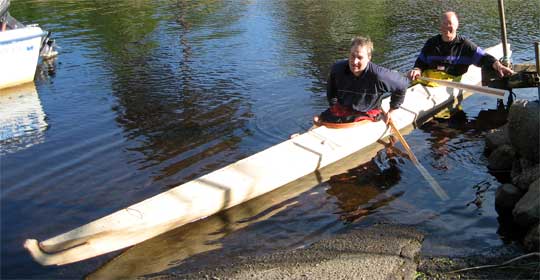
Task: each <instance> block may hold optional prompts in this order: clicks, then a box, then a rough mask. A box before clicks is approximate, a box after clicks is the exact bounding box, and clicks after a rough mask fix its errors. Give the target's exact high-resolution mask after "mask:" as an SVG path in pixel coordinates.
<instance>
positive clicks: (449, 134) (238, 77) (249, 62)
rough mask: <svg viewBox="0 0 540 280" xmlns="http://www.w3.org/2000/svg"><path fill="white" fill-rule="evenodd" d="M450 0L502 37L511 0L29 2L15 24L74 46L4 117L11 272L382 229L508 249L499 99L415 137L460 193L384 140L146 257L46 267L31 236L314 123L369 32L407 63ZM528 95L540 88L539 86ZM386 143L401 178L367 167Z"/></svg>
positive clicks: (485, 100)
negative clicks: (497, 160)
mask: <svg viewBox="0 0 540 280" xmlns="http://www.w3.org/2000/svg"><path fill="white" fill-rule="evenodd" d="M505 2H506V3H505V4H506V18H507V28H508V40H509V43H510V44H511V49H512V51H513V55H512V58H513V61H514V62H515V63H523V62H532V61H533V60H534V49H533V42H534V41H539V40H540V31H539V30H540V1H537V0H527V1H505ZM441 3H444V4H441ZM447 8H452V9H454V10H456V11H457V12H458V13H459V15H460V17H461V27H460V32H461V34H464V35H466V36H467V37H469V38H470V39H472V40H473V41H474V42H476V43H477V44H479V45H480V46H482V47H488V46H491V45H494V44H497V43H498V42H499V41H500V39H499V38H500V31H499V18H498V10H497V1H487V0H483V1H472V0H471V1H429V0H425V1H404V0H398V1H349V0H343V1H342V0H339V1H338V0H330V1H307V0H306V1H286V0H282V1H279V0H245V1H241V0H238V1H233V0H231V1H227V0H221V1H219V0H203V1H182V0H178V1H168V0H160V1H131V0H130V1H127V0H126V1H122V0H113V1H88V0H83V1H59V0H57V1H38V0H18V1H12V8H11V14H12V15H13V16H14V17H16V18H17V19H19V20H20V21H21V22H23V23H27V24H29V23H39V24H40V25H41V26H42V27H44V28H45V29H47V30H50V31H52V33H53V37H54V38H55V39H56V42H57V44H58V45H59V46H60V47H61V49H60V54H59V56H58V57H57V58H56V59H54V60H52V61H48V62H44V63H42V64H40V65H39V67H38V69H37V73H36V79H35V83H31V84H29V85H25V86H24V87H21V88H17V89H10V90H1V91H0V95H1V96H0V97H2V98H3V99H2V100H3V101H4V103H0V104H11V105H3V106H4V107H3V108H0V109H2V110H5V111H2V112H8V110H13V111H17V110H18V113H17V112H11V111H9V112H11V113H9V114H12V116H13V118H12V120H11V121H10V120H6V121H4V120H3V119H2V120H3V123H2V124H1V125H0V128H1V129H2V130H3V131H2V134H0V135H1V136H2V137H1V138H0V144H1V150H0V156H1V160H0V168H1V169H0V184H1V242H2V243H1V244H2V246H1V259H0V261H1V278H3V279H8V278H39V279H44V278H81V277H84V276H87V275H88V276H90V278H92V277H95V278H98V279H99V278H101V277H103V275H107V276H110V277H120V276H125V277H133V276H136V275H146V274H150V273H159V272H163V271H166V269H170V268H175V267H178V266H179V265H181V264H188V263H190V264H192V265H198V264H200V263H202V260H204V259H205V258H206V257H210V256H211V255H220V256H227V255H234V254H237V253H250V254H251V253H253V254H257V253H265V252H269V251H272V250H276V249H281V248H286V249H290V248H298V247H302V246H306V245H308V244H310V243H312V242H314V241H317V240H319V239H321V238H325V237H328V236H332V235H334V234H337V233H340V232H344V231H347V230H350V229H353V228H355V227H363V226H369V225H370V224H372V223H376V222H400V223H403V224H408V225H414V226H417V227H418V228H420V229H423V230H425V231H426V232H428V233H429V235H428V237H427V239H426V241H425V243H424V248H423V250H424V253H426V254H452V253H467V252H470V251H471V250H479V249H480V250H481V249H483V248H490V247H493V246H499V245H502V244H504V241H503V238H502V237H501V236H500V235H499V234H498V233H497V230H498V222H497V220H496V218H497V214H496V212H495V210H494V209H493V208H494V207H493V200H494V198H493V197H494V192H495V189H496V187H497V186H498V184H499V183H498V181H497V179H496V178H495V176H494V175H492V174H490V173H489V172H488V171H487V168H486V162H487V161H486V158H485V156H483V154H482V151H483V145H484V144H483V135H484V134H485V132H486V130H487V129H489V128H491V127H494V126H496V124H497V122H496V121H495V120H493V118H492V117H493V116H494V114H491V113H493V111H492V110H494V109H495V108H496V105H497V102H496V100H494V99H492V98H489V97H484V96H473V97H471V98H469V99H467V100H466V101H465V102H464V103H463V104H462V109H463V111H462V112H461V114H460V115H459V116H458V117H456V118H453V119H451V120H449V121H431V122H429V123H427V124H426V125H424V126H423V127H422V128H420V129H416V130H414V131H412V132H410V134H408V135H407V136H406V138H407V140H408V141H409V143H410V145H411V146H412V149H413V151H414V152H415V154H416V156H417V157H418V158H419V160H420V161H421V162H422V163H423V164H424V166H426V168H427V169H428V170H429V172H430V173H431V174H432V175H433V176H434V177H435V179H436V180H437V181H438V182H439V183H440V184H441V185H442V186H443V187H445V189H446V190H447V192H448V193H449V195H450V197H451V199H450V200H449V201H446V202H443V201H440V200H438V199H437V197H436V195H435V194H434V193H433V192H432V191H431V190H430V189H429V188H428V187H426V185H427V184H426V183H425V182H424V181H423V179H422V177H421V176H420V174H419V173H418V171H417V170H416V169H415V168H414V166H413V165H412V164H411V163H410V161H408V160H407V159H406V158H405V157H403V156H399V153H398V155H392V154H386V153H383V152H381V151H384V149H383V148H382V147H375V148H373V149H372V150H370V151H369V152H367V151H365V152H363V153H360V154H361V155H357V157H356V158H352V159H349V160H344V161H343V162H340V163H338V164H337V166H334V168H335V169H334V171H333V173H331V174H330V173H329V174H330V175H328V178H325V179H324V180H323V182H318V181H317V180H315V179H313V178H304V180H300V181H298V182H295V183H294V184H291V185H290V186H287V187H285V188H284V189H283V190H280V191H278V192H277V193H273V194H270V195H268V196H265V197H262V198H260V199H259V200H256V201H254V202H251V203H247V204H246V205H243V206H239V207H235V208H233V209H231V210H229V211H227V212H225V213H222V214H220V215H216V216H213V217H210V218H208V219H205V220H202V221H199V222H197V223H194V224H191V225H187V226H184V227H181V228H179V229H177V230H174V231H172V232H170V233H167V234H164V235H162V236H160V237H158V238H155V239H152V240H149V241H148V242H145V243H142V244H140V245H138V246H135V247H133V248H131V249H129V250H123V251H120V252H114V253H111V254H108V255H105V256H101V257H98V258H94V259H91V260H87V261H83V262H80V263H76V264H71V265H66V266H62V267H43V266H40V265H39V264H37V263H35V262H34V261H33V260H32V259H31V257H30V256H29V254H28V253H27V252H26V251H24V249H23V247H22V244H23V242H24V240H25V239H26V238H37V239H38V240H45V239H47V238H50V237H53V236H55V235H57V234H60V233H63V232H66V231H68V230H71V229H73V228H75V227H77V226H80V225H83V224H86V223H88V222H90V221H92V220H95V219H97V218H100V217H102V216H104V215H106V214H109V213H112V212H114V211H116V210H119V209H122V208H123V207H126V206H129V205H131V204H133V203H136V202H139V201H141V200H143V199H145V198H148V197H151V196H152V195H155V194H158V193H161V192H163V191H165V190H168V189H170V188H172V187H174V186H177V185H179V184H182V183H184V182H187V181H189V180H192V179H194V178H197V177H199V176H201V175H204V174H207V173H209V172H211V171H213V170H216V169H218V168H220V167H223V166H226V165H228V164H230V163H233V162H235V161H237V160H239V159H242V158H244V157H247V156H249V155H252V154H254V153H256V152H258V151H261V150H263V149H265V148H267V147H270V146H272V145H275V144H277V143H280V142H282V141H284V140H286V139H288V137H289V135H291V134H293V133H298V132H302V131H305V130H307V129H308V128H309V127H310V126H311V119H312V116H314V115H316V114H318V113H320V112H321V111H323V110H324V109H325V107H326V105H327V104H326V96H325V95H326V92H325V85H326V77H327V75H328V71H329V67H330V66H331V65H332V63H333V62H335V61H336V60H338V59H341V58H344V57H346V56H347V49H348V42H349V40H350V38H351V37H352V36H354V35H368V36H370V37H371V38H372V40H373V41H374V45H375V50H374V54H373V59H372V60H373V61H374V62H375V63H377V64H380V65H383V66H385V67H388V68H391V69H395V70H397V71H401V72H405V71H407V70H408V69H409V68H411V67H412V65H413V63H414V60H415V58H416V56H417V54H418V52H419V49H420V48H421V47H422V45H423V43H424V42H425V40H426V39H427V38H428V37H430V36H432V35H435V34H436V33H437V20H438V15H439V14H440V12H441V11H442V10H444V9H447ZM0 63H1V62H0ZM516 93H517V95H518V98H525V99H536V98H537V91H536V89H524V90H519V91H516ZM17 100H19V101H18V102H17ZM21 100H25V101H24V102H22V101H21ZM18 104H24V105H25V106H22V107H20V106H19V105H18ZM3 114H4V113H3ZM5 114H8V113H5ZM17 114H20V116H22V117H17V116H19V115H17ZM485 115H489V116H488V117H487V118H485V117H484V118H483V117H482V116H485ZM4 116H5V115H3V116H2V117H4ZM25 116H26V117H25ZM400 147H401V146H400V145H398V147H397V148H398V149H400ZM401 150H403V149H402V148H401ZM378 151H379V156H377V157H376V159H377V160H376V161H374V162H375V163H376V162H379V163H380V164H382V165H383V166H386V167H388V169H387V171H384V172H380V171H379V169H377V168H376V165H375V164H374V162H368V163H366V164H363V163H364V162H366V161H369V160H370V159H371V158H372V157H374V156H375V155H376V153H377V152H378ZM360 164H362V165H360ZM359 165H360V166H359ZM330 176H332V177H331V178H330ZM474 201H476V202H477V203H473V202H474Z"/></svg>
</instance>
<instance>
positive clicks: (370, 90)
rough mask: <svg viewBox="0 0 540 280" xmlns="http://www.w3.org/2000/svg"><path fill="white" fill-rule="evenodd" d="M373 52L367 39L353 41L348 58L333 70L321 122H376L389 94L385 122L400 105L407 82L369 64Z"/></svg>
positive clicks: (394, 73) (391, 72)
mask: <svg viewBox="0 0 540 280" xmlns="http://www.w3.org/2000/svg"><path fill="white" fill-rule="evenodd" d="M372 51H373V43H372V42H371V40H370V39H369V38H364V37H355V38H353V39H352V41H351V48H350V52H349V58H348V59H346V60H341V61H338V62H336V63H335V64H334V65H333V66H332V69H331V72H330V76H329V78H328V85H327V92H326V96H327V98H328V103H329V104H330V108H329V109H328V110H326V111H325V112H323V113H322V114H321V116H320V120H321V121H323V122H333V123H347V122H356V121H360V120H365V119H367V120H372V121H378V120H380V119H381V117H382V116H381V115H382V114H383V112H382V110H381V101H382V99H383V97H385V96H387V95H386V94H387V93H390V94H391V99H390V110H389V111H388V112H387V113H386V116H387V118H386V120H387V121H388V120H389V118H390V113H391V112H392V111H393V110H395V109H397V108H399V106H400V105H401V103H403V100H404V98H405V91H406V90H407V87H408V85H409V81H408V80H407V79H406V78H404V77H403V76H401V75H400V74H399V73H398V72H394V71H391V70H389V69H386V68H384V67H381V66H378V65H376V64H374V63H372V62H371V53H372Z"/></svg>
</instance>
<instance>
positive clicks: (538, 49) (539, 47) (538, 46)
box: [534, 42, 540, 101]
mask: <svg viewBox="0 0 540 280" xmlns="http://www.w3.org/2000/svg"><path fill="white" fill-rule="evenodd" d="M534 52H535V54H536V77H540V42H534ZM538 100H539V101H540V85H538Z"/></svg>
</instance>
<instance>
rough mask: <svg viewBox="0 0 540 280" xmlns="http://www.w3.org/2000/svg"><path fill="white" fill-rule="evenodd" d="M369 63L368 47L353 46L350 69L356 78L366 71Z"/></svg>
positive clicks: (350, 55)
mask: <svg viewBox="0 0 540 280" xmlns="http://www.w3.org/2000/svg"><path fill="white" fill-rule="evenodd" d="M368 62H369V56H368V52H367V49H366V47H364V46H353V47H352V48H351V53H350V54H349V68H350V69H351V72H352V73H353V75H355V76H360V74H362V72H363V71H364V70H365V69H366V67H367V65H368Z"/></svg>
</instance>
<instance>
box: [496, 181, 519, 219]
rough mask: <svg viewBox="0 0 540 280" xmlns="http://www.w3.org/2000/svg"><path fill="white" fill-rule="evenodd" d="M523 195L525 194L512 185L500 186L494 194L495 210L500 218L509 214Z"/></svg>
mask: <svg viewBox="0 0 540 280" xmlns="http://www.w3.org/2000/svg"><path fill="white" fill-rule="evenodd" d="M524 194H525V192H523V191H522V190H520V189H519V188H518V187H516V186H514V185H512V184H504V185H501V186H500V187H499V188H498V189H497V192H496V193H495V210H497V213H499V215H501V216H505V215H508V214H511V213H512V209H514V206H516V203H517V202H518V201H519V200H520V199H521V198H522V197H523V195H524Z"/></svg>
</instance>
